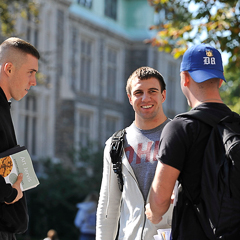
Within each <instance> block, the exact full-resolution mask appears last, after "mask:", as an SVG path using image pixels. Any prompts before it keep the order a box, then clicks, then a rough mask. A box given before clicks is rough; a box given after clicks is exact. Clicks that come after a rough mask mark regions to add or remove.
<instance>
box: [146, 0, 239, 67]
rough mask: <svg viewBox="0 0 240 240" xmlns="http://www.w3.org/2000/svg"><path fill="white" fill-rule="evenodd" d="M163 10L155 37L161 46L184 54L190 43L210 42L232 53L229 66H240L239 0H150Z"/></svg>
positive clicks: (173, 52)
mask: <svg viewBox="0 0 240 240" xmlns="http://www.w3.org/2000/svg"><path fill="white" fill-rule="evenodd" d="M148 2H149V3H150V4H151V5H152V6H153V7H154V8H155V11H156V12H157V13H160V16H162V17H160V19H159V23H158V24H157V25H155V26H152V27H151V29H155V30H157V31H158V32H157V35H156V37H155V38H153V39H151V40H149V42H151V43H152V44H153V45H154V46H158V47H159V50H161V51H166V52H171V53H172V54H173V55H174V56H175V57H176V58H178V57H179V56H181V55H182V54H183V53H184V52H185V51H186V49H187V46H188V44H189V43H196V42H197V43H199V42H204V43H211V44H214V45H215V46H216V48H218V49H221V50H222V51H225V52H227V53H229V54H230V58H229V67H230V68H232V69H238V68H239V67H240V49H239V43H240V10H239V5H240V3H239V1H238V0H203V1H202V0H148Z"/></svg>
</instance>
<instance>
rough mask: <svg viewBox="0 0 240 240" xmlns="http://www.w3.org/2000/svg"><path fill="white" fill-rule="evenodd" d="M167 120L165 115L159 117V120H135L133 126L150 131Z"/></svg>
mask: <svg viewBox="0 0 240 240" xmlns="http://www.w3.org/2000/svg"><path fill="white" fill-rule="evenodd" d="M166 120H167V117H166V116H165V115H163V116H161V118H160V119H157V120H152V119H145V120H140V121H139V120H137V119H135V121H134V124H135V125H136V126H137V127H138V128H139V129H141V130H150V129H154V128H156V127H158V126H159V125H161V124H162V123H164V122H165V121H166Z"/></svg>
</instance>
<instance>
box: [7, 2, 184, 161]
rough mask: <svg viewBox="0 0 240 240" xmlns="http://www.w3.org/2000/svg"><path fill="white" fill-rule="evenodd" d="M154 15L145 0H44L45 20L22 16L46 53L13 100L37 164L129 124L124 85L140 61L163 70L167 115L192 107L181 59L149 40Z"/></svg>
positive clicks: (21, 134) (24, 27)
mask: <svg viewBox="0 0 240 240" xmlns="http://www.w3.org/2000/svg"><path fill="white" fill-rule="evenodd" d="M155 17H156V16H155V14H154V9H153V8H152V7H150V6H149V5H148V3H147V1H146V0H138V1H136V0H97V1H94V0H73V1H70V0H48V1H46V0H39V22H37V21H36V19H34V18H33V16H29V17H28V19H27V20H23V19H21V20H20V21H18V23H17V29H18V36H19V37H22V38H23V39H26V40H28V41H29V42H31V43H32V44H33V45H35V46H36V47H37V48H38V49H39V51H40V52H41V56H42V60H41V61H40V67H39V72H40V76H39V80H38V86H37V87H33V88H32V89H31V91H30V92H29V94H28V95H27V96H26V97H25V98H24V99H22V100H21V101H19V102H16V101H13V104H12V105H13V107H12V110H13V119H14V124H15V126H16V132H17V138H18V141H19V143H20V144H21V145H26V146H27V147H28V149H29V151H30V153H31V155H32V156H33V158H34V159H35V160H36V162H35V164H36V165H37V163H38V161H39V159H41V158H45V157H50V158H52V159H53V160H56V161H62V162H68V160H69V152H70V151H72V149H74V148H75V149H78V148H79V146H80V145H81V146H87V145H88V143H89V141H93V142H95V143H96V144H97V145H99V146H101V147H103V146H104V143H105V141H106V139H108V138H109V137H110V136H111V135H112V134H113V132H115V131H116V130H118V129H121V128H123V127H126V126H128V125H129V124H131V122H132V121H133V119H134V112H133V110H132V107H131V105H130V104H129V102H128V98H127V95H126V91H125V85H126V81H127V79H128V77H129V76H130V74H131V73H132V72H133V71H134V70H135V69H137V68H139V67H141V66H150V67H153V68H156V69H157V70H159V71H160V72H161V73H162V74H163V76H164V78H165V81H166V84H167V100H166V102H165V103H164V111H165V113H166V114H167V115H168V116H169V117H173V116H174V115H176V114H177V113H180V112H183V111H186V110H187V104H186V100H185V97H184V96H183V94H182V93H181V90H180V76H179V65H180V59H179V60H175V59H173V57H172V56H171V55H169V54H166V53H163V52H159V51H158V50H157V49H156V48H153V47H152V46H150V45H147V44H145V43H144V40H145V39H149V38H151V37H152V36H153V34H154V33H152V32H150V31H149V27H150V26H151V25H152V24H154V18H155Z"/></svg>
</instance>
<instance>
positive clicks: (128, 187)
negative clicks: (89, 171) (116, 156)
mask: <svg viewBox="0 0 240 240" xmlns="http://www.w3.org/2000/svg"><path fill="white" fill-rule="evenodd" d="M110 143H111V141H110V140H108V141H107V143H106V147H105V150H104V166H103V179H102V186H101V191H100V197H99V203H98V209H97V227H96V240H115V239H116V235H117V230H118V222H119V218H120V229H119V237H118V240H154V237H153V236H154V235H157V230H158V229H160V228H170V227H171V226H170V225H169V224H168V223H171V218H172V204H171V207H170V209H169V210H168V212H167V213H166V214H165V215H164V216H163V220H162V221H161V222H160V223H159V224H156V225H155V224H152V223H151V222H150V221H149V220H148V219H147V218H146V215H145V205H146V203H145V202H144V198H143V195H142V193H141V191H140V189H139V186H138V182H137V179H136V177H135V175H134V172H133V170H132V167H131V166H130V164H129V162H128V159H127V157H126V155H125V152H124V154H123V158H122V173H123V181H124V185H123V192H121V191H120V190H119V187H118V182H117V176H116V174H115V173H114V172H113V167H112V163H111V158H110V154H109V152H110Z"/></svg>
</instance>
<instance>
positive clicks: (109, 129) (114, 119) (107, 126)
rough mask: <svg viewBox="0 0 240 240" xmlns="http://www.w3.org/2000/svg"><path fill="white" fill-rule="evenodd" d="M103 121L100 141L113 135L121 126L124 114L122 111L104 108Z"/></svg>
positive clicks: (103, 141)
mask: <svg viewBox="0 0 240 240" xmlns="http://www.w3.org/2000/svg"><path fill="white" fill-rule="evenodd" d="M103 115H104V118H103V119H104V121H103V125H102V140H101V143H105V141H106V140H107V139H108V138H109V137H111V136H112V135H113V133H115V132H116V131H118V130H120V129H122V128H123V119H124V116H123V114H122V113H119V112H117V111H112V110H105V111H104V112H103Z"/></svg>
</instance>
